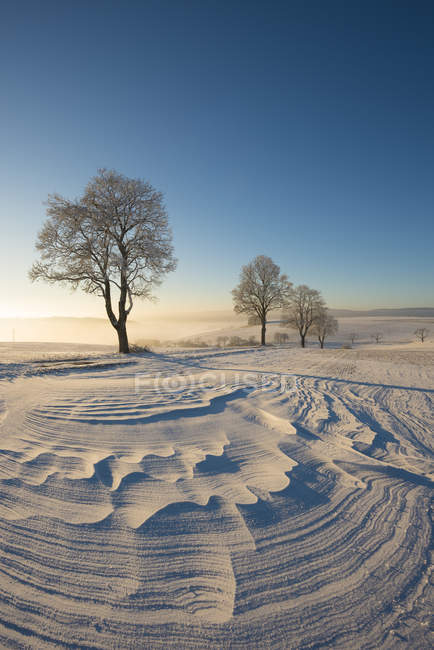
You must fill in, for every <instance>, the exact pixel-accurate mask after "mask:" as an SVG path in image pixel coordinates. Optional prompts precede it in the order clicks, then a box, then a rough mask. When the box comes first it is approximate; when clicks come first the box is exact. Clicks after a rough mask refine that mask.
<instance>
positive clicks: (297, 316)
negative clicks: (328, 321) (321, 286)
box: [282, 284, 324, 348]
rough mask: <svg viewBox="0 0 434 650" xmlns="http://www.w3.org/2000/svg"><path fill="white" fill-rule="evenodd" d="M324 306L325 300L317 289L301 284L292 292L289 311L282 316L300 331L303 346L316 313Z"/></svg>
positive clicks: (285, 322) (288, 324) (288, 323)
mask: <svg viewBox="0 0 434 650" xmlns="http://www.w3.org/2000/svg"><path fill="white" fill-rule="evenodd" d="M322 308H324V300H323V298H322V296H321V294H320V292H319V291H317V290H316V289H311V288H310V287H308V286H307V285H306V284H300V285H299V286H298V287H295V289H294V290H293V291H292V292H291V297H290V300H289V305H288V312H287V313H286V314H285V315H283V316H282V323H283V324H284V325H287V326H288V327H291V328H292V329H295V330H297V331H298V333H299V335H300V345H301V347H302V348H304V347H305V346H306V336H307V333H308V332H309V330H310V328H311V327H312V325H313V322H314V318H315V314H316V313H317V312H318V310H320V309H322Z"/></svg>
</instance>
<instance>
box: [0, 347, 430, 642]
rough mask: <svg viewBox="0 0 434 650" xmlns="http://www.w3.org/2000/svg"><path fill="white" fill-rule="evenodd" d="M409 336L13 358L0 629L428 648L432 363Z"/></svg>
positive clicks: (12, 634) (51, 636) (3, 478)
mask: <svg viewBox="0 0 434 650" xmlns="http://www.w3.org/2000/svg"><path fill="white" fill-rule="evenodd" d="M406 354H407V353H402V354H399V353H398V352H395V353H392V352H390V353H387V354H386V353H384V354H383V355H382V354H380V353H377V354H375V355H374V354H373V353H371V352H370V351H366V352H363V351H359V352H356V351H351V350H349V351H346V350H345V351H323V352H320V351H315V350H304V351H298V350H291V349H269V350H266V351H261V350H247V351H246V350H244V351H241V350H240V351H234V352H226V353H225V352H220V351H217V350H215V351H209V352H206V353H205V352H196V353H194V354H192V353H189V354H187V353H184V354H183V353H178V354H172V355H170V356H169V355H163V354H161V355H148V356H142V357H141V356H133V357H132V358H131V360H130V361H128V362H124V363H122V364H119V363H117V362H116V359H115V358H114V357H113V358H111V359H110V358H109V357H108V356H107V358H104V359H101V362H100V363H97V362H95V360H93V361H92V363H91V364H87V365H86V363H84V364H82V363H80V364H77V363H75V364H74V363H68V361H65V362H64V363H62V364H60V365H59V364H58V363H57V364H53V365H52V367H51V370H50V364H49V363H44V364H43V365H39V366H38V364H33V365H32V366H31V367H30V366H29V365H27V366H26V364H23V367H22V368H21V367H20V366H17V365H16V364H15V365H14V366H13V368H12V367H10V368H8V366H7V365H4V366H3V368H2V369H1V372H2V381H1V390H2V398H1V401H0V427H1V429H0V436H1V437H0V443H1V444H0V448H1V451H0V528H1V532H0V644H1V645H2V647H8V648H52V647H64V648H148V647H149V648H153V647H155V648H157V647H161V648H166V647H173V646H178V647H182V648H205V647H212V648H237V647H239V648H264V647H276V648H327V647H329V648H332V647H333V648H354V647H360V648H375V647H382V648H400V647H403V648H404V647H411V648H421V649H422V648H429V647H432V637H431V636H430V628H429V613H430V610H431V609H432V600H430V599H432V590H431V589H430V567H431V564H430V556H429V552H430V534H431V528H430V516H429V515H430V513H429V508H430V498H431V491H432V474H430V472H431V471H432V431H433V395H434V390H433V370H432V368H433V363H432V362H433V359H431V358H430V356H429V353H428V355H426V354H425V355H419V357H418V355H417V353H415V352H409V353H408V354H407V356H406ZM20 368H21V369H20ZM258 373H260V375H261V376H260V381H259V378H257V379H256V380H255V377H256V375H257V374H258ZM280 373H290V374H291V373H293V374H294V375H295V376H296V379H295V380H294V381H293V382H292V383H290V384H288V385H286V384H285V385H283V384H282V381H281V378H280V377H281V375H280ZM282 386H283V389H282Z"/></svg>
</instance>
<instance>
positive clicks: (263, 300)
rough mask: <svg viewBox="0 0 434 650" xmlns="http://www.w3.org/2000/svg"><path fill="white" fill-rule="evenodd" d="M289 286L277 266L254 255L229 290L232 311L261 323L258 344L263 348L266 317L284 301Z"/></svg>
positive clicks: (265, 258) (289, 290) (266, 259)
mask: <svg viewBox="0 0 434 650" xmlns="http://www.w3.org/2000/svg"><path fill="white" fill-rule="evenodd" d="M291 287H292V284H291V282H289V280H288V278H287V276H286V275H281V273H280V267H279V266H278V265H277V264H275V263H274V262H273V260H272V259H271V258H270V257H267V256H266V255H258V256H257V257H255V259H254V260H252V261H251V262H250V263H249V264H246V266H243V268H242V270H241V275H240V282H239V284H238V286H237V287H235V289H233V291H232V296H233V300H234V310H235V311H236V312H237V313H238V314H248V316H249V317H251V318H252V317H257V318H258V319H259V322H260V324H261V345H265V331H266V324H267V315H268V314H269V312H270V311H272V310H274V309H279V308H282V307H283V306H284V305H285V304H286V303H287V301H288V298H289V295H290V293H291Z"/></svg>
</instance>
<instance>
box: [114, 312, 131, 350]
mask: <svg viewBox="0 0 434 650" xmlns="http://www.w3.org/2000/svg"><path fill="white" fill-rule="evenodd" d="M116 331H117V333H118V339H119V352H122V353H123V354H128V353H129V351H130V346H129V345H128V335H127V323H126V321H124V320H122V321H121V320H119V321H118V326H117V328H116Z"/></svg>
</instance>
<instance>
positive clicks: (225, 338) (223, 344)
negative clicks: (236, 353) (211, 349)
mask: <svg viewBox="0 0 434 650" xmlns="http://www.w3.org/2000/svg"><path fill="white" fill-rule="evenodd" d="M228 341H229V336H218V337H217V345H218V346H219V348H224V347H226V345H227V343H228Z"/></svg>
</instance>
